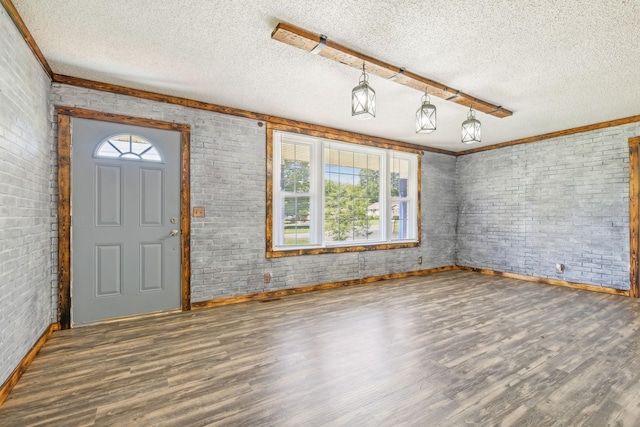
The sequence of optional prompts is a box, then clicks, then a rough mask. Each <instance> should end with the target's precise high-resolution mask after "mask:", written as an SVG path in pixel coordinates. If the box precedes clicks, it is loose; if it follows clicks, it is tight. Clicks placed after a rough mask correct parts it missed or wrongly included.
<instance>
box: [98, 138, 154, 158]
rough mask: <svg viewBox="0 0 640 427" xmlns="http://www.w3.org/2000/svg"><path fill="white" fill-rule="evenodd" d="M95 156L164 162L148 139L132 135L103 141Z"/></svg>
mask: <svg viewBox="0 0 640 427" xmlns="http://www.w3.org/2000/svg"><path fill="white" fill-rule="evenodd" d="M95 156H96V157H103V158H108V159H124V160H142V161H145V162H155V163H161V162H162V156H161V155H160V152H159V151H158V149H157V148H156V147H155V146H154V145H153V144H152V143H151V142H150V141H149V140H148V139H146V138H143V137H141V136H137V135H133V134H130V133H126V134H117V135H113V136H110V137H108V138H106V139H105V140H103V141H101V142H100V144H98V147H97V148H96V151H95Z"/></svg>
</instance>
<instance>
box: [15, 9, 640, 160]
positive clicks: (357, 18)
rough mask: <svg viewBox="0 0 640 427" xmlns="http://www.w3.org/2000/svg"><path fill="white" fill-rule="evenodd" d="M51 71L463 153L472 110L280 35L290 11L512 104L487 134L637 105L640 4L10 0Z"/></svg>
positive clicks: (298, 19)
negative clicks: (429, 107) (366, 108)
mask: <svg viewBox="0 0 640 427" xmlns="http://www.w3.org/2000/svg"><path fill="white" fill-rule="evenodd" d="M13 3H14V4H15V6H16V8H17V10H18V12H19V13H20V15H21V17H22V18H23V20H24V21H25V23H26V25H27V27H28V28H29V30H30V31H31V33H32V35H33V37H34V39H35V40H36V43H37V44H38V45H39V47H40V49H41V50H42V52H43V54H44V56H45V57H46V58H47V60H48V62H49V64H50V66H51V68H52V69H53V71H54V72H55V73H58V74H64V75H69V76H74V77H81V78H85V79H91V80H97V81H100V82H106V83H113V84H117V85H123V86H128V87H132V88H137V89H144V90H149V91H154V92H159V93H164V94H168V95H176V96H181V97H186V98H191V99H195V100H200V101H205V102H210V103H214V104H220V105H225V106H230V107H234V108H240V109H244V110H249V111H254V112H258V113H265V114H271V115H276V116H281V117H285V118H288V119H294V120H300V121H304V122H308V123H313V124H319V125H325V126H331V127H334V128H338V129H344V130H349V131H353V132H358V133H364V134H369V135H374V136H380V137H385V138H391V139H395V140H399V141H405V142H411V143H415V144H422V145H426V146H430V147H437V148H443V149H446V150H451V151H461V150H464V149H469V148H474V146H467V145H463V144H461V143H460V125H461V123H462V121H463V120H465V118H466V114H467V111H468V110H467V108H466V107H463V106H460V105H456V104H453V103H451V102H447V101H443V100H440V99H437V98H432V100H433V101H434V102H433V103H434V104H435V105H436V106H437V108H438V129H437V130H436V131H435V132H434V133H432V134H429V135H416V134H415V131H414V116H415V111H416V110H417V109H418V107H419V106H420V97H421V95H422V94H421V93H419V92H417V91H415V90H412V89H410V88H407V87H404V86H401V85H398V84H397V83H393V82H390V81H386V80H383V79H381V78H378V77H376V76H371V78H370V84H371V86H372V87H373V88H374V89H375V90H376V93H377V100H378V113H377V117H376V118H375V119H373V120H368V121H359V120H355V119H353V118H352V117H351V111H350V96H351V89H352V88H353V87H354V86H355V85H356V84H357V82H358V78H359V74H360V72H359V71H358V70H356V69H353V68H350V67H348V66H345V65H342V64H339V63H337V62H333V61H330V60H328V59H326V58H322V57H319V56H316V55H311V54H309V53H307V52H305V51H302V50H299V49H296V48H294V47H292V46H289V45H285V44H283V43H280V42H278V41H275V40H272V39H271V32H272V30H273V29H274V27H275V26H276V24H277V23H278V22H281V21H282V22H286V23H289V24H292V25H295V26H298V27H301V28H303V29H306V30H308V31H311V32H313V33H316V34H325V35H327V36H328V38H329V39H330V40H333V41H335V42H338V43H340V44H343V45H345V46H348V47H350V48H352V49H354V50H357V51H359V52H362V53H365V54H367V55H370V56H373V57H375V58H378V59H381V60H383V61H386V62H389V63H391V64H393V65H397V66H403V67H406V69H407V70H409V71H412V72H414V73H417V74H419V75H422V76H424V77H427V78H430V79H433V80H436V81H439V82H441V83H444V84H446V85H448V86H451V87H455V88H457V89H459V90H462V91H464V92H466V93H468V94H470V95H472V96H475V97H477V98H480V99H484V100H486V101H488V102H491V103H494V104H496V105H502V106H503V107H505V108H507V109H509V110H511V111H513V112H514V115H513V116H511V117H507V118H503V119H500V118H496V117H492V116H488V115H486V114H482V113H478V115H477V118H478V119H479V120H480V121H481V122H482V125H483V127H482V132H483V139H482V144H479V145H476V146H480V145H491V144H496V143H500V142H505V141H510V140H514V139H519V138H523V137H528V136H533V135H539V134H543V133H547V132H553V131H558V130H563V129H568V128H573V127H578V126H583V125H588V124H592V123H597V122H601V121H607V120H612V119H618V118H623V117H628V116H633V115H637V114H640V91H639V90H638V89H639V84H638V83H639V81H640V24H639V22H640V0H597V1H596V0H562V1H559V0H517V1H516V0H511V1H509V0H502V1H500V0H491V1H478V0H389V1H385V0H378V1H365V0H361V1H355V0H314V1H301V0H251V1H247V0H242V1H239V0H233V1H231V0H109V1H105V0H58V1H42V0H13Z"/></svg>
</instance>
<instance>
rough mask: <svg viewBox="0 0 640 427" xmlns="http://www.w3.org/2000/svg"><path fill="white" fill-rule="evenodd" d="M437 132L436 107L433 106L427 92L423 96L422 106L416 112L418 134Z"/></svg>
mask: <svg viewBox="0 0 640 427" xmlns="http://www.w3.org/2000/svg"><path fill="white" fill-rule="evenodd" d="M434 130H436V106H435V105H433V104H431V99H430V98H429V95H428V94H427V92H425V93H424V95H422V106H421V107H420V108H419V109H418V111H416V133H431V132H433V131H434Z"/></svg>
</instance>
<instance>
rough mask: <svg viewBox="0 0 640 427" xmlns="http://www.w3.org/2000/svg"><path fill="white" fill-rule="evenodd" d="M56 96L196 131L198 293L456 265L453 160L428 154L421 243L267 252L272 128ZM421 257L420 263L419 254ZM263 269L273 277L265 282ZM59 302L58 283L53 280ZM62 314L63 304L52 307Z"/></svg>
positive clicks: (194, 274)
mask: <svg viewBox="0 0 640 427" xmlns="http://www.w3.org/2000/svg"><path fill="white" fill-rule="evenodd" d="M51 99H52V102H53V103H54V104H56V105H66V106H76V107H81V108H88V109H93V110H98V111H104V112H110V113H116V114H126V115H134V116H138V117H146V118H152V119H159V120H167V121H175V122H179V123H188V124H190V125H191V126H192V129H191V204H192V206H203V207H204V208H205V210H206V217H205V218H192V220H191V226H192V228H191V236H192V237H191V267H192V270H191V290H192V300H193V301H194V302H195V301H203V300H209V299H214V298H220V297H226V296H233V295H241V294H248V293H253V292H260V291H264V290H275V289H284V288H292V287H299V286H305V285H311V284H319V283H327V282H335V281H342V280H350V279H357V278H361V277H369V276H378V275H383V274H389V273H396V272H404V271H413V270H418V269H426V268H431V267H438V266H446V265H453V263H454V261H455V217H456V198H455V190H456V180H455V166H456V160H455V158H454V157H451V156H446V155H441V154H433V153H426V154H425V155H424V156H423V160H422V212H423V214H424V215H423V219H422V238H423V244H422V246H421V247H418V248H411V249H398V250H386V251H373V252H360V253H349V254H324V255H314V256H301V257H287V258H280V259H266V258H265V206H266V205H265V194H266V193H265V192H266V189H265V173H266V147H265V144H266V133H265V132H266V131H265V127H259V126H258V122H257V121H255V120H249V119H244V118H238V117H233V116H227V115H223V114H217V113H211V112H207V111H202V110H195V109H190V108H185V107H180V106H176V105H170V104H163V103H158V102H153V101H147V100H142V99H137V98H133V97H128V96H122V95H114V94H109V93H103V92H98V91H93V90H87V89H81V88H77V87H72V86H67V85H60V84H54V85H53V88H52V98H51ZM419 257H422V258H423V264H422V265H418V258H419ZM264 273H271V275H272V281H271V283H269V284H264V283H263V282H264V280H263V276H264ZM52 294H53V296H54V301H57V285H56V284H55V283H54V284H53V286H52ZM52 310H53V311H54V313H55V310H56V304H52Z"/></svg>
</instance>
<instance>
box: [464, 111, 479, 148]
mask: <svg viewBox="0 0 640 427" xmlns="http://www.w3.org/2000/svg"><path fill="white" fill-rule="evenodd" d="M481 130H482V129H481V124H480V121H479V120H478V119H476V112H475V111H473V108H469V113H468V114H467V120H465V121H464V122H462V143H463V144H473V143H474V142H480V138H481Z"/></svg>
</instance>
